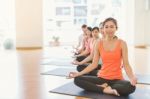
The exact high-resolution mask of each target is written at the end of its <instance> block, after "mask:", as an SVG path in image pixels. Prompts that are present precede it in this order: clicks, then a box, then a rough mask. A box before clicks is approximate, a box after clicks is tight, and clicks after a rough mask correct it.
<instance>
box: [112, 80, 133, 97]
mask: <svg viewBox="0 0 150 99" xmlns="http://www.w3.org/2000/svg"><path fill="white" fill-rule="evenodd" d="M113 89H116V90H117V91H118V93H119V94H120V95H129V94H131V93H133V92H134V91H135V89H136V87H135V86H133V85H131V83H130V82H126V83H122V84H121V85H120V84H116V85H114V86H113Z"/></svg>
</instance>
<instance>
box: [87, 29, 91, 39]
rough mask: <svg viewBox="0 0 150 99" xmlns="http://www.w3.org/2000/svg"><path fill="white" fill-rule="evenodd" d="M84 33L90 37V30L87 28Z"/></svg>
mask: <svg viewBox="0 0 150 99" xmlns="http://www.w3.org/2000/svg"><path fill="white" fill-rule="evenodd" d="M86 34H87V36H88V37H90V36H91V31H90V30H88V29H87V31H86Z"/></svg>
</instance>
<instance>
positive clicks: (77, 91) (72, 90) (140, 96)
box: [49, 82, 150, 99]
mask: <svg viewBox="0 0 150 99" xmlns="http://www.w3.org/2000/svg"><path fill="white" fill-rule="evenodd" d="M49 92H51V93H58V94H64V95H70V96H80V97H86V98H92V99H150V94H149V93H150V90H149V89H144V88H136V90H135V92H134V93H132V94H130V95H129V96H119V97H118V96H113V95H107V94H100V93H95V92H90V91H85V90H83V89H81V88H79V87H78V86H76V85H75V84H74V83H73V82H70V83H67V84H65V85H62V86H60V87H58V88H55V89H53V90H51V91H49Z"/></svg>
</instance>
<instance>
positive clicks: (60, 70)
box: [41, 68, 76, 77]
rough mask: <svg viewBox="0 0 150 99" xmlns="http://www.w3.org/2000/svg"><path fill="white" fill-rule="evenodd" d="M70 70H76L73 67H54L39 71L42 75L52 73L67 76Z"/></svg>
mask: <svg viewBox="0 0 150 99" xmlns="http://www.w3.org/2000/svg"><path fill="white" fill-rule="evenodd" d="M71 71H76V69H75V68H56V69H53V70H50V71H48V72H44V73H41V74H42V75H54V76H63V77H67V76H68V75H69V73H70V72H71Z"/></svg>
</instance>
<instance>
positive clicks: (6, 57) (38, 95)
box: [0, 46, 150, 99]
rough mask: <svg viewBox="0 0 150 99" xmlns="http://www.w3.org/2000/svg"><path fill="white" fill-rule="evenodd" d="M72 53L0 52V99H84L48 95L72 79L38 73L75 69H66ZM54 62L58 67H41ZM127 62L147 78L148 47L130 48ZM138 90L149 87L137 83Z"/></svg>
mask: <svg viewBox="0 0 150 99" xmlns="http://www.w3.org/2000/svg"><path fill="white" fill-rule="evenodd" d="M71 51H72V47H68V46H61V47H46V48H44V49H37V50H33V49H30V50H26V49H24V50H0V99H87V98H84V97H77V96H69V95H62V94H57V93H50V92H49V91H50V90H52V89H55V88H57V87H60V86H61V85H64V84H67V83H69V82H72V81H73V79H66V78H65V77H61V76H53V75H42V74H41V73H43V72H47V71H50V70H53V69H55V68H75V67H76V66H74V65H70V66H68V65H66V66H65V64H66V63H67V62H71V61H72V60H73V59H72V58H71V57H72V55H73V54H72V53H71ZM57 60H58V62H61V63H60V64H61V65H56V64H42V63H43V62H45V61H57ZM63 60H64V61H65V62H64V65H63ZM129 60H130V64H131V66H132V68H133V70H134V71H135V72H136V74H142V75H150V48H149V47H148V48H134V47H133V46H129ZM53 63H54V62H53ZM67 64H68V63H67ZM137 87H139V88H145V89H150V85H148V84H146V85H144V84H138V85H137ZM139 94H140V93H139ZM141 94H143V93H141ZM149 98H150V97H149Z"/></svg>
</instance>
